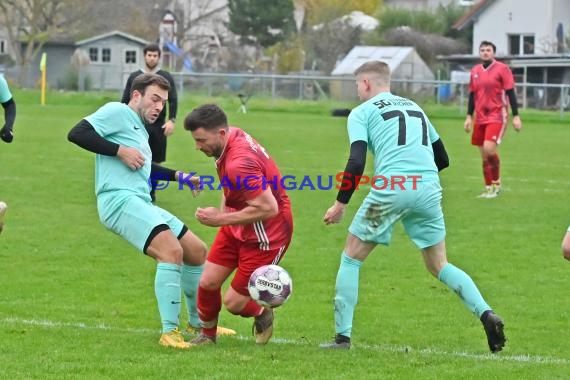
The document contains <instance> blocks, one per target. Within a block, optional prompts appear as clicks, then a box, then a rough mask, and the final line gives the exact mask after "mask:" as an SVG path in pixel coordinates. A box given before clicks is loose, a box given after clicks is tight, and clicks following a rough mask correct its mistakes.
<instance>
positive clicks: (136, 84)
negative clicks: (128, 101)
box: [131, 73, 170, 95]
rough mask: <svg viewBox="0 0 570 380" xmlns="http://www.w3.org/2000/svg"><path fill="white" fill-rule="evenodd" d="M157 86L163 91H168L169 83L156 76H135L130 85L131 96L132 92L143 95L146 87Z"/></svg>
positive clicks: (146, 74) (149, 74)
mask: <svg viewBox="0 0 570 380" xmlns="http://www.w3.org/2000/svg"><path fill="white" fill-rule="evenodd" d="M152 85H157V86H158V87H160V88H161V89H163V90H166V91H170V83H169V82H168V81H167V80H166V79H165V78H164V77H162V76H160V75H158V74H151V73H144V74H141V75H139V76H137V77H136V78H135V79H134V80H133V84H132V85H131V95H132V93H133V91H135V90H136V91H138V92H140V93H141V94H143V95H144V92H145V90H146V88H147V87H148V86H152Z"/></svg>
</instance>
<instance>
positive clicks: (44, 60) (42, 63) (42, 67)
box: [40, 53, 47, 71]
mask: <svg viewBox="0 0 570 380" xmlns="http://www.w3.org/2000/svg"><path fill="white" fill-rule="evenodd" d="M46 60H47V55H46V53H42V59H41V61H40V70H41V71H44V70H45V69H46Z"/></svg>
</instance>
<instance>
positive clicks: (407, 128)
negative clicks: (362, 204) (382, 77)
mask: <svg viewBox="0 0 570 380" xmlns="http://www.w3.org/2000/svg"><path fill="white" fill-rule="evenodd" d="M347 128H348V136H349V139H350V144H352V143H353V142H355V141H365V142H366V143H367V144H368V149H369V150H370V152H372V154H373V155H374V176H383V177H385V178H387V179H388V181H390V178H392V177H393V176H404V177H407V176H421V178H419V179H417V181H418V182H422V181H437V182H439V176H438V174H437V173H438V171H437V167H436V165H435V162H434V155H433V149H432V146H431V144H432V143H433V142H435V141H437V140H438V139H439V135H438V134H437V132H436V131H435V129H434V127H433V125H432V124H431V122H430V121H429V119H428V117H427V116H426V114H425V113H424V111H423V110H422V109H421V108H420V107H419V106H418V105H417V104H416V103H414V102H413V101H411V100H409V99H406V98H402V97H400V96H396V95H394V94H392V93H390V92H382V93H380V94H378V95H376V96H374V97H373V98H371V99H369V100H367V101H365V102H363V103H362V104H360V105H359V106H358V107H356V108H354V109H353V110H352V112H351V113H350V115H349V117H348V127H347ZM379 186H382V184H379ZM372 191H373V192H374V191H375V190H374V188H372Z"/></svg>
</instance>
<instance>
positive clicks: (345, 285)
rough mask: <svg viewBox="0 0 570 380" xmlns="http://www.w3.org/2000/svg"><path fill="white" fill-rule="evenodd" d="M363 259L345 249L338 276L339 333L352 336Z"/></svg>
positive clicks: (335, 312)
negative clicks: (355, 256) (352, 255)
mask: <svg viewBox="0 0 570 380" xmlns="http://www.w3.org/2000/svg"><path fill="white" fill-rule="evenodd" d="M361 265H362V261H359V260H355V259H351V258H350V257H348V256H347V255H346V253H345V252H344V251H343V252H342V256H341V260H340V267H339V268H338V273H337V276H336V287H335V291H336V294H335V298H334V321H335V331H336V333H337V334H340V335H344V336H346V337H349V338H350V334H351V333H352V319H353V316H354V308H355V307H356V303H357V302H358V279H359V276H360V266H361Z"/></svg>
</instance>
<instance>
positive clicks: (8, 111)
mask: <svg viewBox="0 0 570 380" xmlns="http://www.w3.org/2000/svg"><path fill="white" fill-rule="evenodd" d="M2 107H4V122H5V124H4V126H5V127H6V129H9V130H12V127H13V126H14V121H15V120H16V102H14V98H10V99H9V100H8V101H6V102H4V103H2Z"/></svg>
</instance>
